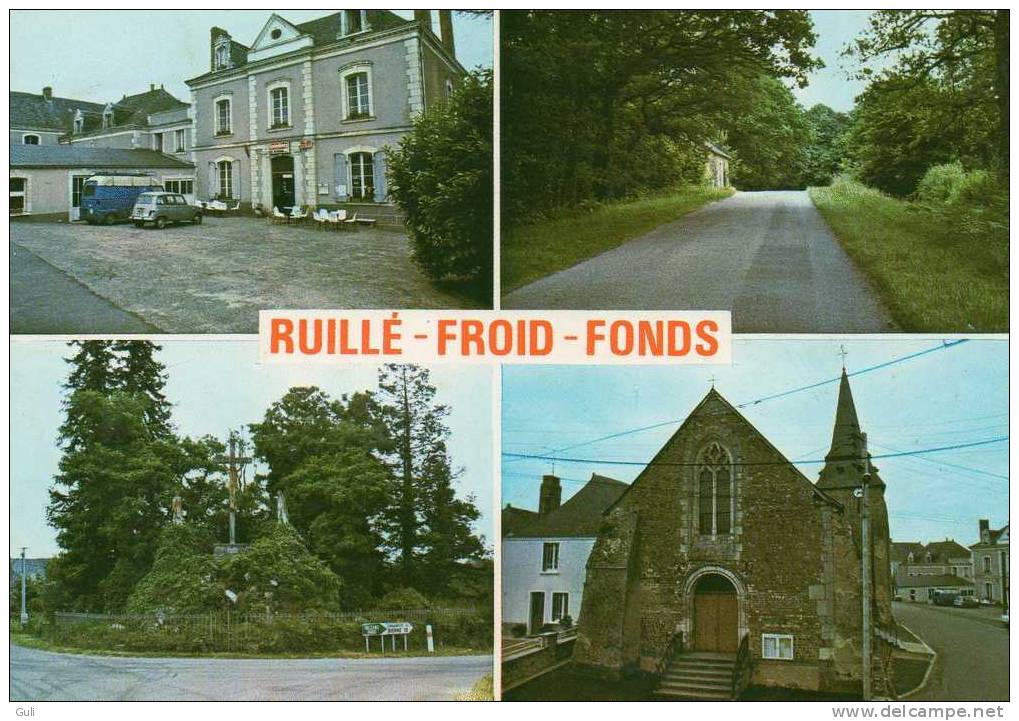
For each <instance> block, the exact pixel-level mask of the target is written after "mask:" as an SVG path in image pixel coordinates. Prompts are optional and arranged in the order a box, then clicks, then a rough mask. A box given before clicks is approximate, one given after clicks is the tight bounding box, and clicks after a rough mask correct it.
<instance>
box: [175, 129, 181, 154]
mask: <svg viewBox="0 0 1019 721" xmlns="http://www.w3.org/2000/svg"><path fill="white" fill-rule="evenodd" d="M173 152H175V153H183V152H184V129H183V128H181V129H180V130H174V131H173Z"/></svg>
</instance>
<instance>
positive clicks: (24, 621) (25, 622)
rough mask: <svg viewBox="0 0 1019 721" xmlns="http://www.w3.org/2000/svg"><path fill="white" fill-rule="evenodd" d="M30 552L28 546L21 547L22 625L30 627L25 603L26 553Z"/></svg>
mask: <svg viewBox="0 0 1019 721" xmlns="http://www.w3.org/2000/svg"><path fill="white" fill-rule="evenodd" d="M27 550H28V546H22V547H21V625H22V626H27V625H28V606H27V604H26V603H25V596H26V591H25V575H26V574H25V551H27Z"/></svg>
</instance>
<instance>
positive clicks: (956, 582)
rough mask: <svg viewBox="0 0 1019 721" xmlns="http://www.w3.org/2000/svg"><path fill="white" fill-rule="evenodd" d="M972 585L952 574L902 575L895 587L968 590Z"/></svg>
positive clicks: (897, 579)
mask: <svg viewBox="0 0 1019 721" xmlns="http://www.w3.org/2000/svg"><path fill="white" fill-rule="evenodd" d="M972 585H973V582H972V581H970V580H969V579H966V578H962V577H961V576H952V575H951V574H941V573H935V574H929V575H927V574H920V575H917V576H907V575H905V574H901V573H900V574H897V575H896V576H895V586H896V587H897V588H948V587H955V588H967V587H969V586H972Z"/></svg>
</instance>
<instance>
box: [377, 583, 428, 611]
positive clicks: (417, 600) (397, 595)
mask: <svg viewBox="0 0 1019 721" xmlns="http://www.w3.org/2000/svg"><path fill="white" fill-rule="evenodd" d="M378 607H379V608H383V609H412V608H431V607H432V604H431V602H430V601H429V600H428V599H427V598H425V597H424V595H423V594H421V593H420V592H418V591H417V589H414V588H394V589H393V590H392V591H390V592H389V593H387V594H386V595H385V596H383V597H382V598H381V599H380V600H379V603H378Z"/></svg>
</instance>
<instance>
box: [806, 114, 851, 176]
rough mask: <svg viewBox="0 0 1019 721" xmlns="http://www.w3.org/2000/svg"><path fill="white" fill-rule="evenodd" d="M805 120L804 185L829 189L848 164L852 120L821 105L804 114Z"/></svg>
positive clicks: (846, 115)
mask: <svg viewBox="0 0 1019 721" xmlns="http://www.w3.org/2000/svg"><path fill="white" fill-rule="evenodd" d="M803 119H804V121H805V122H806V124H807V134H808V141H807V145H806V147H805V148H804V158H803V178H802V184H803V185H828V184H830V183H831V181H832V179H833V178H835V176H836V175H838V174H839V173H840V172H842V171H843V170H844V166H845V164H846V133H847V131H848V129H849V126H850V123H851V120H850V116H849V115H848V114H847V113H839V112H836V111H835V110H832V109H831V108H829V107H828V106H827V105H823V104H821V103H818V104H817V105H814V106H813V107H812V108H810V109H809V110H807V111H806V112H805V113H804V114H803Z"/></svg>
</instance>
